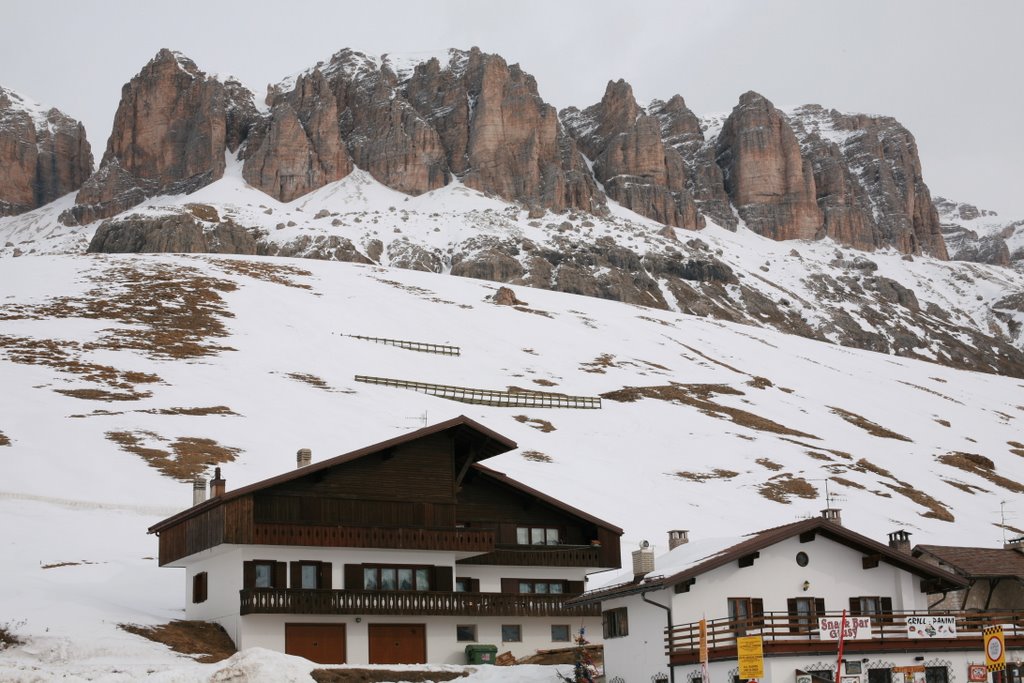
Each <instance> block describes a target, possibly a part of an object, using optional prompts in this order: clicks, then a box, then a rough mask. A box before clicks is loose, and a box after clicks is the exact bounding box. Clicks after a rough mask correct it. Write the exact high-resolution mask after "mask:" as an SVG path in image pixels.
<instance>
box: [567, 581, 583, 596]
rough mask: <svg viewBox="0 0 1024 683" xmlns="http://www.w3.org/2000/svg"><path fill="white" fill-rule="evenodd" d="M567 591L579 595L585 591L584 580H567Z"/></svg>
mask: <svg viewBox="0 0 1024 683" xmlns="http://www.w3.org/2000/svg"><path fill="white" fill-rule="evenodd" d="M565 592H566V593H571V594H573V595H579V594H580V593H582V592H583V582H582V581H566V582H565Z"/></svg>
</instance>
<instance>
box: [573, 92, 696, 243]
mask: <svg viewBox="0 0 1024 683" xmlns="http://www.w3.org/2000/svg"><path fill="white" fill-rule="evenodd" d="M562 121H563V123H564V124H565V126H566V128H567V129H569V131H570V132H571V133H572V134H573V136H574V137H575V138H576V139H577V140H578V143H579V145H580V148H581V149H582V150H583V151H584V152H585V153H586V154H587V156H588V157H590V158H591V159H592V160H593V161H594V175H595V176H596V177H597V179H598V180H599V181H601V182H602V183H603V184H604V189H605V191H606V192H607V193H608V196H609V197H611V198H612V199H614V200H616V201H617V202H619V203H620V204H622V205H623V206H625V207H626V208H628V209H631V210H633V211H636V212H637V213H639V214H641V215H643V216H647V217H648V218H652V219H654V220H656V221H659V222H661V223H665V224H666V225H671V226H673V227H679V228H689V229H698V228H703V227H704V219H703V218H702V217H701V216H700V215H699V214H698V213H697V205H696V204H695V203H694V200H693V196H692V194H691V192H690V189H688V187H692V186H693V182H692V180H691V179H690V174H689V173H688V170H687V167H686V164H685V162H684V161H683V157H682V155H681V154H680V153H679V152H678V151H676V150H675V149H673V148H670V147H666V146H665V145H664V144H663V143H662V124H661V122H660V121H659V120H658V119H657V118H655V117H654V116H648V115H647V114H646V113H645V112H644V111H643V109H642V108H641V107H640V106H639V105H638V104H637V103H636V100H635V99H634V98H633V89H632V87H630V85H629V84H628V83H626V82H625V81H623V80H618V81H609V82H608V87H607V88H606V89H605V93H604V97H603V98H602V99H601V101H600V102H599V103H598V104H595V105H593V106H591V107H588V108H587V109H584V110H583V111H579V110H577V109H574V108H569V109H566V110H564V111H563V112H562ZM697 132H698V134H699V133H700V128H699V126H698V129H697ZM702 139H703V138H702Z"/></svg>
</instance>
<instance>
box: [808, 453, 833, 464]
mask: <svg viewBox="0 0 1024 683" xmlns="http://www.w3.org/2000/svg"><path fill="white" fill-rule="evenodd" d="M804 453H806V454H807V455H808V456H810V457H812V458H814V459H815V460H827V461H828V462H832V458H830V457H828V456H827V455H825V454H824V453H819V452H818V451H804Z"/></svg>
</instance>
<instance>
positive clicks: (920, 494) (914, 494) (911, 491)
mask: <svg viewBox="0 0 1024 683" xmlns="http://www.w3.org/2000/svg"><path fill="white" fill-rule="evenodd" d="M882 485H883V486H886V487H888V488H890V489H892V490H893V491H895V492H896V493H898V494H900V495H901V496H904V497H905V498H909V499H910V500H912V501H914V502H915V503H917V504H918V505H920V506H921V507H924V508H927V509H928V512H922V513H920V514H921V516H922V517H928V518H931V519H939V520H942V521H943V522H955V521H956V517H954V516H953V513H952V512H950V511H949V508H947V507H946V506H945V505H943V504H942V503H940V502H939V501H938V500H936V499H935V498H932V497H931V496H929V495H928V494H927V493H925V492H924V491H921V490H918V489H916V488H914V487H913V486H908V485H906V484H902V482H901V483H900V484H890V483H889V482H885V481H883V482H882Z"/></svg>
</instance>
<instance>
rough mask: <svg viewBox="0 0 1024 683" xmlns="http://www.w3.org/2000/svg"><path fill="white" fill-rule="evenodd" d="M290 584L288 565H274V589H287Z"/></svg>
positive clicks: (278, 563) (277, 563)
mask: <svg viewBox="0 0 1024 683" xmlns="http://www.w3.org/2000/svg"><path fill="white" fill-rule="evenodd" d="M287 583H288V563H287V562H275V563H274V588H285V587H286V585H287Z"/></svg>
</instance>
